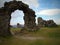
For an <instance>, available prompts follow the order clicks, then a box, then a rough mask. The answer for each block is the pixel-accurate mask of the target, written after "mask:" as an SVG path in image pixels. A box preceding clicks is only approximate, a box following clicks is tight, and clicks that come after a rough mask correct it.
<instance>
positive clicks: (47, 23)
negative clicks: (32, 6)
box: [38, 17, 57, 27]
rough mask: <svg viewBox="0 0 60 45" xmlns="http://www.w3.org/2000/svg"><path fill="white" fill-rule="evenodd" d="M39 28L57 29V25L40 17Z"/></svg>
mask: <svg viewBox="0 0 60 45" xmlns="http://www.w3.org/2000/svg"><path fill="white" fill-rule="evenodd" d="M38 26H39V27H56V26H57V24H56V23H55V22H54V21H53V20H47V21H46V20H43V19H42V18H41V17H38Z"/></svg>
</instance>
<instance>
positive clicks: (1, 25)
mask: <svg viewBox="0 0 60 45" xmlns="http://www.w3.org/2000/svg"><path fill="white" fill-rule="evenodd" d="M17 9H19V10H22V11H23V13H24V17H23V19H24V22H25V24H24V27H25V28H27V29H28V30H31V29H33V30H34V28H35V26H36V23H35V17H36V15H35V12H34V11H33V10H32V9H30V8H29V6H28V5H27V4H24V3H23V2H22V1H16V0H14V1H10V2H5V3H4V7H1V8H0V36H6V35H11V32H10V19H11V13H12V12H14V11H15V10H17Z"/></svg>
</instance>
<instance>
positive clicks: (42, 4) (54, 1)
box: [0, 0, 60, 25]
mask: <svg viewBox="0 0 60 45" xmlns="http://www.w3.org/2000/svg"><path fill="white" fill-rule="evenodd" d="M9 1H12V0H0V7H3V6H4V2H9ZM17 1H22V2H23V3H26V4H28V5H29V8H31V9H33V10H34V11H35V15H36V23H37V18H38V17H42V18H43V19H44V20H54V22H55V23H56V24H60V0H17ZM23 16H24V13H23V11H20V10H16V11H14V12H13V13H11V17H12V18H11V21H10V24H11V25H16V24H17V23H20V24H24V20H23Z"/></svg>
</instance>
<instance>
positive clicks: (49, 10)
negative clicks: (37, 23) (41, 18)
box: [36, 9, 60, 16]
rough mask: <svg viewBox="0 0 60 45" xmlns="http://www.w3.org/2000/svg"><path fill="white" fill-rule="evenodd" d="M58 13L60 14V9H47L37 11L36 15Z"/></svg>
mask: <svg viewBox="0 0 60 45" xmlns="http://www.w3.org/2000/svg"><path fill="white" fill-rule="evenodd" d="M56 14H60V9H46V10H41V11H39V12H37V13H36V15H48V16H51V15H56Z"/></svg>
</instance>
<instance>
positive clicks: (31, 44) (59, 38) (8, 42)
mask: <svg viewBox="0 0 60 45" xmlns="http://www.w3.org/2000/svg"><path fill="white" fill-rule="evenodd" d="M20 30H21V28H11V31H12V32H13V33H16V32H19V31H20ZM15 36H17V37H18V38H16V37H15ZM15 36H12V37H7V38H3V37H0V45H60V26H58V27H53V28H49V27H43V28H40V30H38V31H37V32H25V33H24V34H22V36H24V37H43V38H44V39H36V40H29V39H23V38H20V37H21V34H19V35H15Z"/></svg>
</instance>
